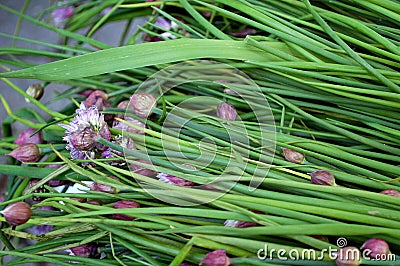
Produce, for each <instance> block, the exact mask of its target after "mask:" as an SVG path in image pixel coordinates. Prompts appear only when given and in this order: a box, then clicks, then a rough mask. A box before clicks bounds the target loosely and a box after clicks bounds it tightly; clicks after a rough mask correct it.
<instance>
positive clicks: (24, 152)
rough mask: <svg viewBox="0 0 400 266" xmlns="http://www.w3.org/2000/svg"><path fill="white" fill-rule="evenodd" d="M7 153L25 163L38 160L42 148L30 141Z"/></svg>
mask: <svg viewBox="0 0 400 266" xmlns="http://www.w3.org/2000/svg"><path fill="white" fill-rule="evenodd" d="M7 155H8V156H11V157H13V158H15V159H17V160H18V161H20V162H23V163H28V162H37V161H38V160H39V158H40V150H39V147H38V146H36V144H31V143H28V144H23V145H20V146H19V147H18V148H16V149H15V150H13V151H12V152H10V153H9V154H7Z"/></svg>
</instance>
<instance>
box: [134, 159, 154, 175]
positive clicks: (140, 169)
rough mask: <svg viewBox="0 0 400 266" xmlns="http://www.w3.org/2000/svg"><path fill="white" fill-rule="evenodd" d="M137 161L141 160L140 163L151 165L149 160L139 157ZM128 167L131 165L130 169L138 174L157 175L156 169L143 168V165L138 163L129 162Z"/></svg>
mask: <svg viewBox="0 0 400 266" xmlns="http://www.w3.org/2000/svg"><path fill="white" fill-rule="evenodd" d="M137 161H138V162H141V163H146V164H150V165H153V164H152V163H151V162H149V161H146V160H142V159H139V160H137ZM130 167H131V171H133V172H135V173H136V174H139V175H144V176H147V177H155V176H156V175H157V172H156V171H154V170H151V169H147V168H144V167H143V166H141V165H138V164H130Z"/></svg>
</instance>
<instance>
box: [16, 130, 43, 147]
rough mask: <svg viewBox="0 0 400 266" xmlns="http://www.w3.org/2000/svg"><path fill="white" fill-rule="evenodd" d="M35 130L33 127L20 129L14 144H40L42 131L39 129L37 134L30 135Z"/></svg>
mask: <svg viewBox="0 0 400 266" xmlns="http://www.w3.org/2000/svg"><path fill="white" fill-rule="evenodd" d="M35 131H36V129H34V128H28V129H25V130H24V131H22V132H21V133H20V134H19V135H18V138H17V139H16V140H15V141H14V143H15V144H18V145H22V144H28V143H31V144H41V143H43V137H42V133H41V132H40V131H39V132H38V133H37V134H35V135H33V136H32V137H31V135H32V134H33V133H34V132H35Z"/></svg>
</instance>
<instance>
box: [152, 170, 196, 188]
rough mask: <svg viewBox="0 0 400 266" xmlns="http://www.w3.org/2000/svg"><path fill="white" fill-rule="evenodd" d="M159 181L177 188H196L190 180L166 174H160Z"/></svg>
mask: <svg viewBox="0 0 400 266" xmlns="http://www.w3.org/2000/svg"><path fill="white" fill-rule="evenodd" d="M157 177H158V180H160V181H161V182H164V183H167V184H171V185H175V186H179V187H192V186H194V183H193V182H191V181H188V180H185V179H183V178H180V177H177V176H173V175H170V174H165V173H159V174H158V175H157Z"/></svg>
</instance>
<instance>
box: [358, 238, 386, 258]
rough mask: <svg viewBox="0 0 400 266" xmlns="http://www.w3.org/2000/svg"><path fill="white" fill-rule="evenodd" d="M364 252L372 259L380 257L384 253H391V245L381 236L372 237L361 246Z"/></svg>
mask: <svg viewBox="0 0 400 266" xmlns="http://www.w3.org/2000/svg"><path fill="white" fill-rule="evenodd" d="M361 250H363V251H364V252H363V254H365V255H367V256H368V257H369V258H372V259H380V258H382V257H383V256H382V255H388V254H390V250H389V245H388V243H386V241H385V240H382V239H379V238H371V239H369V240H367V241H365V242H364V244H363V245H362V246H361Z"/></svg>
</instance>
